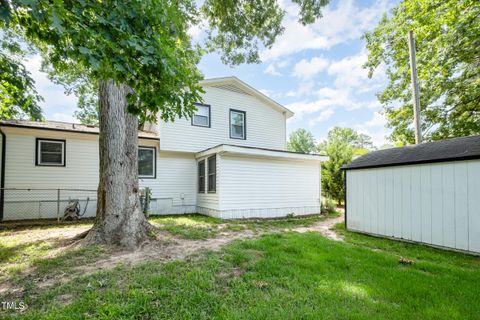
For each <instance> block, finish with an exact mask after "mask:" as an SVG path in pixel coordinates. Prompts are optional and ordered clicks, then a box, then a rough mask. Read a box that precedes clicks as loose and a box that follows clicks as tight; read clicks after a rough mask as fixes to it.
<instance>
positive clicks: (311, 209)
mask: <svg viewBox="0 0 480 320" xmlns="http://www.w3.org/2000/svg"><path fill="white" fill-rule="evenodd" d="M197 212H198V213H200V214H204V215H207V216H212V217H216V218H221V219H245V218H280V217H286V216H287V215H289V214H293V215H294V216H302V215H309V214H316V213H320V206H307V207H285V208H265V209H233V210H216V209H210V208H204V207H199V206H197Z"/></svg>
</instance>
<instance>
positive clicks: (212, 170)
mask: <svg viewBox="0 0 480 320" xmlns="http://www.w3.org/2000/svg"><path fill="white" fill-rule="evenodd" d="M207 162H208V192H210V193H215V192H216V191H217V156H216V155H213V156H211V157H209V158H208V159H207Z"/></svg>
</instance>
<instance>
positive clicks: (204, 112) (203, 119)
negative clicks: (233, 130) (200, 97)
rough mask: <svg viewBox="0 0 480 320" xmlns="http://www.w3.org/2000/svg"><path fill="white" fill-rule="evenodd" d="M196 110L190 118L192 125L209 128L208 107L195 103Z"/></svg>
mask: <svg viewBox="0 0 480 320" xmlns="http://www.w3.org/2000/svg"><path fill="white" fill-rule="evenodd" d="M195 107H196V108H197V110H196V111H195V113H194V114H193V117H192V125H193V126H198V127H210V106H209V105H207V104H199V103H196V104H195Z"/></svg>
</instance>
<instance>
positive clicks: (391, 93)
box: [365, 0, 480, 143]
mask: <svg viewBox="0 0 480 320" xmlns="http://www.w3.org/2000/svg"><path fill="white" fill-rule="evenodd" d="M479 16H480V6H479V5H478V1H473V0H461V1H457V0H447V1H442V2H439V1H436V0H424V1H415V0H407V1H404V2H402V3H401V4H400V5H398V6H397V7H395V8H394V9H393V10H392V13H391V15H390V17H384V18H383V19H382V20H381V21H380V23H379V25H378V26H377V27H376V28H375V30H373V31H372V32H369V33H367V34H365V40H366V42H367V49H368V51H369V57H368V61H367V63H366V64H365V67H366V68H367V69H368V70H369V74H370V76H371V75H372V73H373V72H374V71H375V70H376V69H377V68H378V67H379V66H381V65H383V64H385V65H386V66H387V76H388V79H389V84H388V86H387V87H386V88H385V89H384V90H383V91H382V92H380V93H379V94H378V98H379V101H380V102H381V103H382V104H383V106H384V112H385V116H386V118H387V120H388V126H389V127H391V128H393V132H392V134H391V136H390V139H391V140H392V141H394V142H400V143H413V142H414V134H413V126H412V123H413V111H412V106H411V100H412V99H411V88H410V67H409V55H408V46H407V40H406V36H407V32H408V31H409V30H413V31H414V33H415V38H416V47H417V68H418V77H419V83H420V105H421V112H422V121H423V123H422V131H423V134H424V136H425V139H426V140H436V139H444V138H448V137H455V136H466V135H472V134H479V133H480V108H479V105H480V94H479V92H480V58H479V57H480V19H479Z"/></svg>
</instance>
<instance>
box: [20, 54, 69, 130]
mask: <svg viewBox="0 0 480 320" xmlns="http://www.w3.org/2000/svg"><path fill="white" fill-rule="evenodd" d="M25 68H26V69H27V70H28V71H30V73H31V75H32V78H33V79H34V80H35V86H36V89H37V91H38V93H39V94H40V95H41V96H42V97H43V98H44V101H43V103H41V107H42V110H43V112H44V114H45V118H46V119H47V120H57V121H67V122H79V121H78V120H77V119H75V118H74V117H73V113H74V112H75V110H76V108H77V100H78V99H77V97H75V96H74V95H69V96H68V95H66V94H65V91H64V88H63V86H61V85H56V84H54V83H53V82H51V81H50V80H49V79H48V77H47V74H46V73H44V72H41V71H40V68H41V57H40V56H39V55H34V56H31V57H30V58H29V59H27V60H26V61H25Z"/></svg>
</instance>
